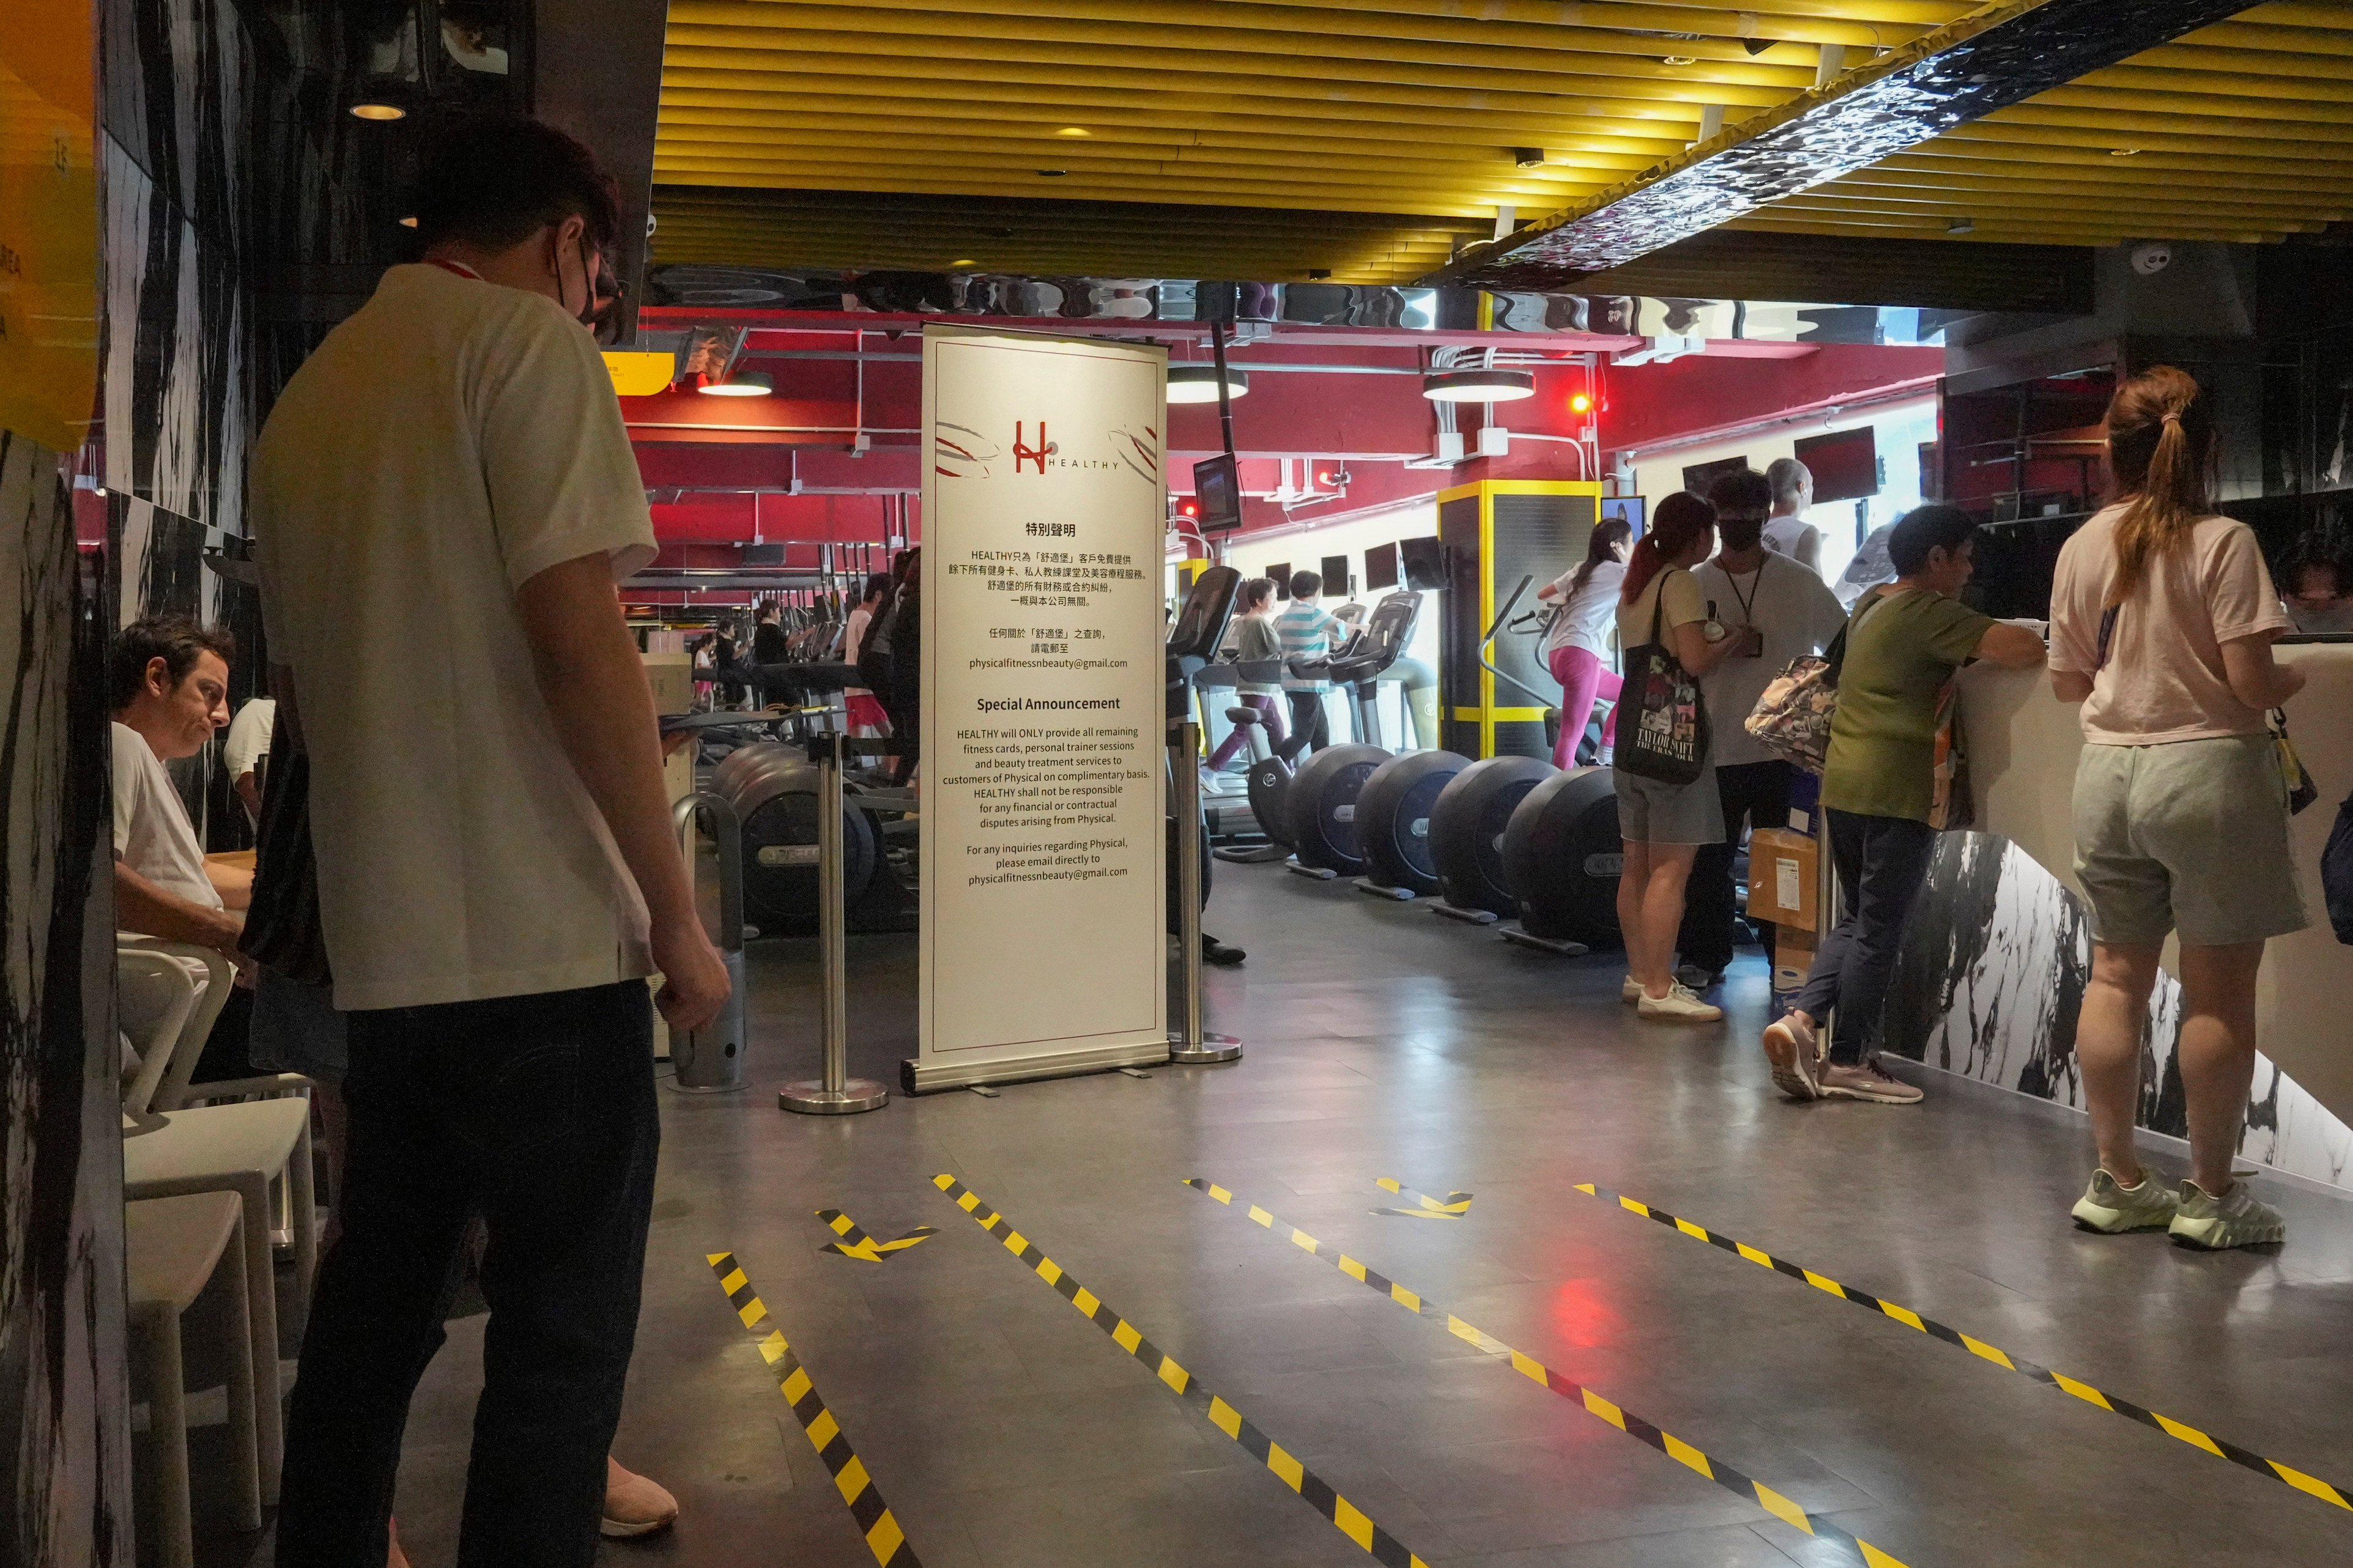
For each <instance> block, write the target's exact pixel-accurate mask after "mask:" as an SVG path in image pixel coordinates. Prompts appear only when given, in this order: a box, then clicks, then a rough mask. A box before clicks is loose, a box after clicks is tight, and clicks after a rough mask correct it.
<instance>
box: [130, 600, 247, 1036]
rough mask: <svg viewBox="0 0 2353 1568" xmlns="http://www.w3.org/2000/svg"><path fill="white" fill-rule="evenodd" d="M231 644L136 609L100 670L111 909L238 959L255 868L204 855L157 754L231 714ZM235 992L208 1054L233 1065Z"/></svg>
mask: <svg viewBox="0 0 2353 1568" xmlns="http://www.w3.org/2000/svg"><path fill="white" fill-rule="evenodd" d="M236 649H237V645H236V644H235V642H233V641H232V640H231V639H230V637H229V635H228V634H227V632H225V631H222V630H219V629H218V628H216V627H212V626H199V625H198V624H197V623H195V621H193V620H189V619H187V618H186V617H185V616H149V617H147V618H146V619H143V620H139V621H134V622H133V623H132V624H131V625H130V626H126V627H124V628H123V630H122V632H121V635H120V636H119V637H117V638H116V640H115V644H114V649H113V652H112V653H111V656H110V658H109V661H108V667H107V678H108V682H109V689H110V691H111V696H112V698H113V702H114V765H113V779H114V917H115V925H116V927H117V928H118V929H119V930H121V931H125V932H128V933H130V934H132V935H135V936H153V937H162V938H164V940H166V941H169V942H189V943H192V944H194V945H195V946H197V947H209V948H214V949H216V950H217V951H218V952H221V953H223V954H225V955H227V957H228V958H229V959H230V960H231V962H237V935H238V933H239V932H240V931H243V930H244V927H245V921H244V919H243V917H242V916H241V915H240V914H238V913H237V911H238V910H243V909H244V908H245V906H246V903H247V901H248V900H249V899H250V898H251V896H252V891H253V877H252V874H251V873H250V872H248V871H244V870H240V869H237V868H233V867H228V866H223V865H220V864H217V863H216V862H214V861H210V860H207V859H206V858H205V851H204V846H203V844H202V842H201V841H199V840H198V838H197V837H196V829H195V824H194V823H192V822H190V821H189V820H188V808H187V807H186V805H184V804H183V803H182V802H181V799H180V792H179V790H178V789H177V788H176V787H175V786H174V784H173V783H172V775H171V774H170V773H168V772H166V771H165V769H164V763H169V762H175V761H177V760H178V759H180V758H182V757H193V756H195V754H196V753H197V752H200V751H202V750H203V749H204V746H205V742H206V741H208V740H210V739H211V738H212V734H213V731H216V730H218V729H220V728H221V727H223V726H224V725H226V724H227V722H228V661H229V659H230V658H231V657H233V656H234V654H235V653H236ZM244 1016H245V1009H244V1007H243V1006H242V1005H240V1004H239V1003H238V1001H237V998H232V999H231V1005H230V1006H228V1007H226V1008H224V1009H223V1011H222V1013H221V1016H220V1017H219V1019H218V1020H217V1021H216V1023H215V1024H214V1026H213V1034H212V1039H211V1040H210V1041H208V1042H207V1043H206V1055H207V1057H211V1058H216V1069H215V1070H207V1068H206V1067H205V1066H203V1065H199V1067H198V1068H197V1073H196V1076H197V1077H198V1078H200V1079H202V1078H206V1077H211V1078H220V1077H234V1076H236V1075H237V1068H239V1066H240V1064H241V1060H242V1058H243V1056H244V1045H243V1040H244V1027H243V1019H244Z"/></svg>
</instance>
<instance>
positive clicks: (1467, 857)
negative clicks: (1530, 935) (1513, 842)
mask: <svg viewBox="0 0 2353 1568" xmlns="http://www.w3.org/2000/svg"><path fill="white" fill-rule="evenodd" d="M1559 771H1560V770H1559V769H1557V768H1556V767H1554V766H1553V765H1552V764H1551V763H1548V762H1546V761H1544V760H1543V759H1542V758H1540V757H1488V758H1485V759H1483V760H1482V761H1480V762H1475V763H1472V764H1471V765H1470V766H1469V767H1467V768H1464V769H1463V770H1462V771H1461V773H1456V774H1455V775H1454V777H1453V779H1452V781H1451V783H1449V784H1447V786H1446V787H1445V788H1444V789H1442V790H1440V792H1439V795H1438V802H1437V804H1436V805H1434V806H1432V807H1431V808H1430V852H1431V859H1432V860H1433V862H1434V863H1435V864H1436V866H1437V868H1438V880H1439V885H1440V889H1442V890H1443V891H1444V893H1445V895H1446V901H1447V902H1448V903H1450V904H1452V905H1453V906H1454V907H1455V908H1457V909H1463V910H1488V911H1490V912H1491V913H1493V914H1496V915H1513V914H1517V913H1518V912H1519V905H1518V904H1517V903H1515V902H1514V900H1513V898H1512V889H1511V887H1510V885H1509V884H1508V883H1507V882H1506V881H1505V880H1504V827H1505V826H1507V825H1509V823H1510V822H1511V820H1512V812H1513V811H1514V809H1515V808H1516V807H1517V806H1518V805H1519V804H1520V802H1521V800H1522V799H1523V798H1525V796H1526V795H1527V793H1528V791H1530V790H1532V789H1534V788H1535V786H1536V785H1537V784H1542V783H1543V782H1544V781H1545V780H1546V778H1548V777H1550V776H1552V775H1553V774H1555V773H1558V772H1559Z"/></svg>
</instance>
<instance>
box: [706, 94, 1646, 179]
mask: <svg viewBox="0 0 2353 1568" xmlns="http://www.w3.org/2000/svg"><path fill="white" fill-rule="evenodd" d="M940 107H946V106H940ZM1053 124H1054V121H1053V120H1051V119H1048V120H1043V121H1035V122H1031V123H1030V124H1027V125H1025V124H1019V123H1008V122H1004V121H992V120H990V119H988V118H987V117H984V116H976V117H974V118H972V119H967V120H957V119H947V118H933V117H918V116H914V115H888V114H857V115H851V114H827V113H807V114H801V113H793V112H789V111H786V110H774V111H769V110H706V109H677V110H669V111H666V112H665V113H664V114H663V116H662V127H663V130H662V132H661V136H662V140H663V141H665V142H669V141H678V142H689V141H695V140H702V141H732V142H735V143H736V144H737V145H742V146H784V145H791V146H799V145H806V144H807V143H808V142H817V141H834V142H849V143H850V144H852V145H862V144H864V143H866V142H870V141H871V142H887V141H892V140H899V141H921V142H923V144H924V145H927V146H932V145H937V144H938V142H939V140H940V139H942V138H948V139H952V140H954V141H955V142H957V143H958V144H962V145H973V144H976V143H977V144H986V143H991V142H994V143H999V144H1002V145H1004V146H1006V147H1008V148H1010V147H1016V146H1018V147H1024V148H1029V149H1031V150H1033V151H1036V152H1039V153H1046V152H1049V151H1051V150H1054V149H1060V150H1061V151H1063V152H1065V153H1067V152H1068V151H1069V150H1070V149H1071V147H1073V146H1080V147H1107V146H1108V147H1124V146H1145V147H1165V148H1177V147H1199V148H1222V149H1226V150H1229V151H1231V152H1236V153H1243V152H1256V153H1289V154H1293V155H1309V154H1314V155H1324V156H1332V157H1340V158H1351V159H1365V160H1371V161H1375V162H1382V161H1386V160H1388V159H1390V158H1417V159H1420V160H1425V161H1435V160H1438V159H1439V158H1440V157H1441V156H1443V157H1444V158H1445V159H1446V160H1447V161H1448V162H1450V163H1458V162H1460V161H1463V160H1476V159H1481V158H1502V157H1504V156H1506V155H1507V153H1508V151H1509V150H1508V149H1507V148H1505V147H1504V145H1503V144H1502V143H1500V142H1497V141H1496V140H1495V139H1494V138H1493V137H1492V136H1479V137H1476V138H1475V139H1471V140H1467V141H1465V142H1462V143H1461V146H1462V147H1463V149H1464V150H1463V151H1461V152H1459V153H1458V152H1455V151H1454V150H1453V149H1454V146H1455V145H1456V144H1455V143H1452V142H1440V141H1437V140H1435V139H1434V138H1431V137H1428V136H1413V137H1410V138H1408V137H1405V136H1398V137H1390V138H1384V139H1381V140H1377V141H1376V140H1372V139H1369V138H1365V139H1357V138H1350V137H1343V136H1329V135H1326V136H1307V135H1301V134H1299V133H1297V132H1292V133H1289V134H1284V133H1282V132H1263V131H1249V130H1235V131H1229V130H1226V129H1223V128H1220V127H1214V126H1213V127H1208V128H1206V129H1201V130H1193V131H1187V130H1183V129H1180V128H1176V127H1152V126H1129V125H1124V124H1117V123H1104V122H1102V121H1097V122H1095V123H1094V124H1093V126H1092V130H1091V131H1090V133H1089V134H1088V135H1087V136H1086V137H1085V138H1084V139H1082V140H1079V139H1072V138H1069V137H1062V136H1057V135H1056V134H1055V133H1054V132H1053V131H1052V130H1050V129H1049V127H1050V126H1052V125H1053ZM745 132H755V133H756V134H753V135H746V134H744V133H745ZM1682 145H1683V143H1681V142H1668V141H1657V142H1641V141H1637V140H1635V139H1633V138H1631V137H1605V136H1594V137H1587V138H1583V139H1581V140H1580V141H1575V142H1571V141H1567V140H1564V139H1560V138H1552V139H1548V143H1547V145H1546V146H1545V147H1544V148H1542V149H1540V150H1541V151H1542V152H1544V153H1545V154H1546V161H1547V162H1550V163H1576V164H1577V165H1578V166H1580V167H1606V168H1611V169H1621V170H1626V171H1629V172H1630V171H1632V170H1636V169H1643V168H1648V167H1649V166H1650V165H1651V163H1656V162H1657V161H1658V159H1659V158H1660V156H1661V155H1662V154H1663V153H1668V152H1672V151H1679V150H1680V149H1681V147H1682Z"/></svg>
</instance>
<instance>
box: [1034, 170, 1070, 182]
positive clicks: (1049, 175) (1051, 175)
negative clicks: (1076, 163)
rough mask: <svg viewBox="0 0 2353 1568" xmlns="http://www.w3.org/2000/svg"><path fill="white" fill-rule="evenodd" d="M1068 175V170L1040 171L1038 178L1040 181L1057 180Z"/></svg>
mask: <svg viewBox="0 0 2353 1568" xmlns="http://www.w3.org/2000/svg"><path fill="white" fill-rule="evenodd" d="M1069 173H1070V171H1069V170H1068V169H1040V170H1039V171H1038V177H1039V179H1041V180H1059V179H1060V178H1061V177H1062V176H1063V175H1065V174H1069Z"/></svg>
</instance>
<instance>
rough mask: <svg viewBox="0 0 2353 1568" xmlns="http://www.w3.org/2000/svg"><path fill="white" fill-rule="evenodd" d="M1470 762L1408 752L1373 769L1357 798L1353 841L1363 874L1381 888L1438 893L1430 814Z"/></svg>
mask: <svg viewBox="0 0 2353 1568" xmlns="http://www.w3.org/2000/svg"><path fill="white" fill-rule="evenodd" d="M1470 765H1471V759H1470V758H1468V757H1463V756H1458V755H1456V754H1455V753H1454V752H1407V753H1406V754H1405V755H1403V756H1401V757H1391V758H1390V759H1389V760H1388V762H1386V763H1382V764H1381V765H1380V766H1379V767H1377V768H1375V769H1374V770H1373V773H1372V776H1371V777H1370V778H1368V779H1366V781H1365V787H1364V789H1363V791H1362V792H1361V793H1359V794H1358V795H1357V796H1356V842H1357V844H1358V845H1359V846H1360V847H1362V848H1363V850H1364V855H1365V864H1366V875H1367V876H1369V877H1371V878H1372V879H1373V880H1374V881H1376V882H1377V883H1379V884H1380V885H1381V886H1383V887H1385V888H1402V889H1405V890H1406V891H1407V892H1409V893H1417V894H1422V895H1428V894H1430V893H1434V892H1436V891H1438V861H1437V859H1436V858H1435V857H1434V855H1433V852H1432V849H1431V845H1430V811H1431V809H1432V808H1433V807H1435V806H1436V805H1437V804H1438V797H1439V795H1440V793H1441V792H1443V791H1444V790H1445V788H1446V786H1447V785H1448V784H1450V783H1451V782H1452V781H1453V779H1454V775H1455V774H1457V773H1461V771H1462V770H1463V769H1464V768H1467V767H1469V766H1470Z"/></svg>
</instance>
